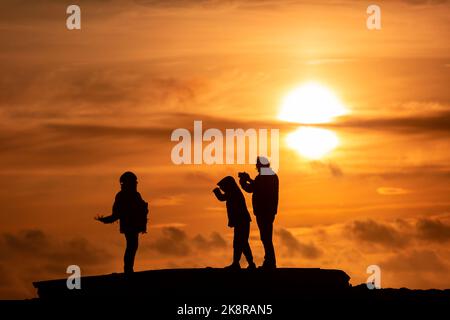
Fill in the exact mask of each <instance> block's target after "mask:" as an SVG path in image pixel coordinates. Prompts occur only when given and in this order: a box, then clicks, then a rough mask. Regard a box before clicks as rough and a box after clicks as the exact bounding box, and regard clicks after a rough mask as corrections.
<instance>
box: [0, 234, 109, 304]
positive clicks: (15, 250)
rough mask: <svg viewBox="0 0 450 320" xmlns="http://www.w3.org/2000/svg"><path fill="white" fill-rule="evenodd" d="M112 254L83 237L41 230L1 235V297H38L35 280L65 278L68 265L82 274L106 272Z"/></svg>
mask: <svg viewBox="0 0 450 320" xmlns="http://www.w3.org/2000/svg"><path fill="white" fill-rule="evenodd" d="M111 260H112V255H111V254H110V253H109V252H108V251H106V250H104V249H101V248H99V247H98V246H97V245H95V244H93V243H91V242H90V241H88V240H87V239H85V238H83V237H76V238H71V239H64V240H61V239H58V238H57V237H54V236H51V235H49V234H48V233H46V232H44V231H42V230H39V229H32V230H24V231H19V232H16V233H2V234H1V235H0V298H24V297H33V296H35V292H34V289H33V287H32V282H33V281H38V280H44V279H51V278H61V277H65V276H66V269H67V266H69V265H72V264H75V265H78V266H80V268H81V271H82V273H83V274H89V273H97V272H102V271H103V272H104V271H105V269H106V268H105V267H106V266H107V265H109V263H110V262H111Z"/></svg>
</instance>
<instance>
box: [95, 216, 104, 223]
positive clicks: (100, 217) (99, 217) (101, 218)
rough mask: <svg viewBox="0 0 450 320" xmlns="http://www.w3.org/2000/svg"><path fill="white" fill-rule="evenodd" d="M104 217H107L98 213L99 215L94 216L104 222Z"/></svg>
mask: <svg viewBox="0 0 450 320" xmlns="http://www.w3.org/2000/svg"><path fill="white" fill-rule="evenodd" d="M104 218H105V216H102V215H97V216H95V217H94V220H97V221H100V222H103V223H104V221H103V219H104Z"/></svg>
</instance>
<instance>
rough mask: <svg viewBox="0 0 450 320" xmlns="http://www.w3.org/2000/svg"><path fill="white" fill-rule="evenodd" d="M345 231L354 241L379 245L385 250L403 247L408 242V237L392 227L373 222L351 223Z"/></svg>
mask: <svg viewBox="0 0 450 320" xmlns="http://www.w3.org/2000/svg"><path fill="white" fill-rule="evenodd" d="M347 230H348V231H349V232H350V234H351V235H352V236H353V237H354V238H355V239H356V240H360V241H365V242H370V243H374V244H379V245H381V246H383V247H385V248H398V247H404V246H405V245H406V244H407V243H408V241H409V237H405V235H404V234H402V233H401V232H399V231H398V230H397V229H395V228H394V227H392V226H390V225H388V224H385V223H380V222H375V221H373V220H365V221H358V220H356V221H353V222H352V223H350V224H349V225H348V228H347Z"/></svg>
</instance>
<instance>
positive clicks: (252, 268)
mask: <svg viewBox="0 0 450 320" xmlns="http://www.w3.org/2000/svg"><path fill="white" fill-rule="evenodd" d="M247 269H248V270H255V269H256V264H255V263H254V262H252V263H249V264H248V267H247Z"/></svg>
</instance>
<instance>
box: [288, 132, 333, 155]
mask: <svg viewBox="0 0 450 320" xmlns="http://www.w3.org/2000/svg"><path fill="white" fill-rule="evenodd" d="M286 143H287V145H288V146H289V147H290V148H292V149H294V150H296V151H297V152H298V153H299V154H301V155H302V156H304V157H305V158H308V159H311V160H318V159H321V158H323V157H324V156H325V155H326V154H328V153H330V152H331V151H332V150H333V149H335V148H336V147H337V146H338V145H339V138H338V137H337V135H336V134H335V133H334V132H333V131H331V130H327V129H321V128H310V127H300V128H298V129H297V130H296V131H294V132H291V133H290V134H288V135H287V137H286Z"/></svg>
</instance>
